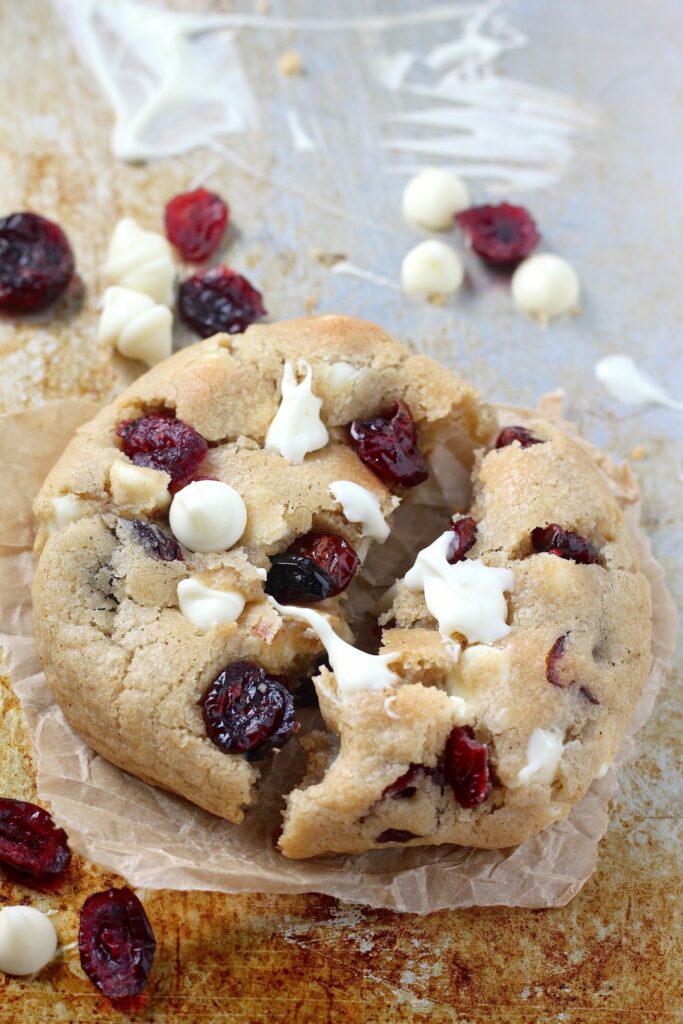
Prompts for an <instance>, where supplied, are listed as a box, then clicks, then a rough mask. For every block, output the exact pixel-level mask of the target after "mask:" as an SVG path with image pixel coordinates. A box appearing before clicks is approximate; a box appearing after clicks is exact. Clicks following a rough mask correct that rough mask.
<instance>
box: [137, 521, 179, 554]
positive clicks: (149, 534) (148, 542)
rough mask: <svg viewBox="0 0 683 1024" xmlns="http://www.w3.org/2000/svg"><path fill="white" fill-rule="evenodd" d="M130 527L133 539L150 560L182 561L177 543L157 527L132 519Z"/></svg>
mask: <svg viewBox="0 0 683 1024" xmlns="http://www.w3.org/2000/svg"><path fill="white" fill-rule="evenodd" d="M131 526H132V531H133V537H134V539H135V540H136V541H137V542H138V544H139V545H140V547H141V548H144V550H145V551H146V552H147V554H148V555H151V556H152V558H158V559H159V560H160V561H161V562H182V561H184V559H183V553H182V551H181V550H180V545H179V544H178V542H177V541H176V540H174V539H173V537H169V536H168V534H167V533H164V531H163V530H161V529H160V528H159V527H158V526H154V525H153V524H152V523H143V522H142V520H141V519H134V520H133V521H132V523H131Z"/></svg>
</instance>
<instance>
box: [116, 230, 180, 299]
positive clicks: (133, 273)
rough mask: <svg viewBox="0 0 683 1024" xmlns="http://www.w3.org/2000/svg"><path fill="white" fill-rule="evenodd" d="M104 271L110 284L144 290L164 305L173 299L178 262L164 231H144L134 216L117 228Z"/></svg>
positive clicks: (144, 292)
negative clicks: (158, 232)
mask: <svg viewBox="0 0 683 1024" xmlns="http://www.w3.org/2000/svg"><path fill="white" fill-rule="evenodd" d="M104 273H105V276H106V278H107V280H108V281H109V283H110V284H117V285H120V286H121V287H122V288H130V289H132V291H135V292H142V294H143V295H148V296H149V298H150V299H153V300H154V301H155V302H158V303H160V304H161V305H163V306H170V305H172V303H173V282H174V280H175V263H174V262H173V254H172V252H171V246H170V245H169V243H168V242H167V241H166V239H165V238H164V236H163V235H159V234H157V232H156V231H145V229H144V228H141V227H140V225H139V224H138V223H137V221H135V220H133V218H132V217H124V218H123V219H122V220H120V221H119V222H118V224H117V225H116V227H115V228H114V232H113V234H112V236H111V241H110V243H109V251H108V253H107V260H106V263H105V265H104Z"/></svg>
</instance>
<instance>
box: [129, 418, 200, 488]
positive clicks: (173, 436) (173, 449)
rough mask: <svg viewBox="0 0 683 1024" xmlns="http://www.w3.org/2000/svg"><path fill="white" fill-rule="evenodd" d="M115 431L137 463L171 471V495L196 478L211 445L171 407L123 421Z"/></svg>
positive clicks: (130, 456) (167, 471) (166, 471)
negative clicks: (179, 418)
mask: <svg viewBox="0 0 683 1024" xmlns="http://www.w3.org/2000/svg"><path fill="white" fill-rule="evenodd" d="M116 433H117V435H118V436H119V437H120V438H121V441H122V444H121V448H122V450H123V452H124V454H125V455H127V456H128V458H129V459H131V461H132V462H134V463H135V465H136V466H147V467H148V468H149V469H160V470H163V471H164V472H165V473H169V474H170V476H171V483H170V484H169V490H170V492H171V494H175V492H176V491H179V490H180V489H181V487H185V485H186V484H189V483H190V482H191V481H192V480H194V478H195V477H196V475H197V470H198V469H199V467H200V465H201V463H202V462H203V460H204V458H205V456H206V453H207V451H208V448H209V446H208V444H207V443H206V441H205V440H204V438H203V437H202V435H201V434H199V433H197V431H196V430H195V429H194V427H191V426H190V424H189V423H185V422H183V420H178V419H176V418H175V416H174V414H173V413H172V412H170V411H168V410H164V411H163V412H153V413H150V414H149V415H148V416H141V417H140V418H139V419H137V420H124V422H123V423H119V425H118V427H117V428H116Z"/></svg>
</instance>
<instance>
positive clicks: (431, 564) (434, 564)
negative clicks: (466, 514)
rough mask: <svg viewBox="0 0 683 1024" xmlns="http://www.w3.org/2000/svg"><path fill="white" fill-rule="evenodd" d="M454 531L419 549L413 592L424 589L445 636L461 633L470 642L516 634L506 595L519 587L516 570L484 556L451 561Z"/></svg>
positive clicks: (410, 580)
mask: <svg viewBox="0 0 683 1024" xmlns="http://www.w3.org/2000/svg"><path fill="white" fill-rule="evenodd" d="M452 540H453V534H452V533H450V531H447V532H446V533H442V534H441V536H440V537H437V539H436V540H435V541H434V542H433V543H432V544H430V545H429V547H426V548H423V549H422V551H420V552H419V554H418V556H417V558H416V559H415V564H414V566H413V567H412V569H410V570H409V571H408V572H407V573H406V575H405V578H404V581H403V582H404V583H405V585H406V587H407V588H408V590H411V591H413V592H414V593H419V592H420V591H422V592H423V593H424V598H425V603H426V605H427V608H428V609H429V611H430V612H431V614H432V615H433V616H434V618H435V619H436V620H437V622H438V624H439V632H440V633H441V634H442V636H446V637H450V636H452V634H453V633H460V634H462V635H463V636H464V637H466V638H467V640H468V641H469V642H470V643H483V644H493V643H495V642H496V641H497V640H502V639H503V637H505V636H507V635H508V633H509V632H510V627H509V626H508V625H507V621H506V620H507V614H508V607H507V601H506V599H505V594H506V593H510V592H511V591H512V590H514V586H515V577H514V573H513V572H512V570H511V569H498V568H494V567H492V566H488V565H484V563H483V562H482V561H481V560H480V559H478V558H472V559H465V560H464V561H462V562H456V563H455V564H454V565H450V563H449V562H448V557H447V556H448V553H449V551H450V548H451V543H452Z"/></svg>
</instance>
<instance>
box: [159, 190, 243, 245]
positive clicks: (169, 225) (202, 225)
mask: <svg viewBox="0 0 683 1024" xmlns="http://www.w3.org/2000/svg"><path fill="white" fill-rule="evenodd" d="M229 213H230V211H229V208H228V206H227V204H226V203H224V202H223V200H222V199H221V197H220V196H217V195H216V193H215V192H207V191H206V189H205V188H196V189H195V190H194V191H193V192H182V193H181V194H180V195H178V196H175V197H174V198H173V199H171V201H170V203H168V204H167V206H166V217H165V220H166V237H167V238H168V240H169V242H170V243H171V245H175V247H176V249H178V250H179V251H180V255H181V256H182V257H183V259H184V260H188V261H189V262H190V263H201V262H202V261H203V260H208V258H209V256H213V254H214V253H215V251H216V249H218V247H219V245H220V244H221V241H222V238H223V235H224V234H225V229H226V227H227V225H228V216H229Z"/></svg>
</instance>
